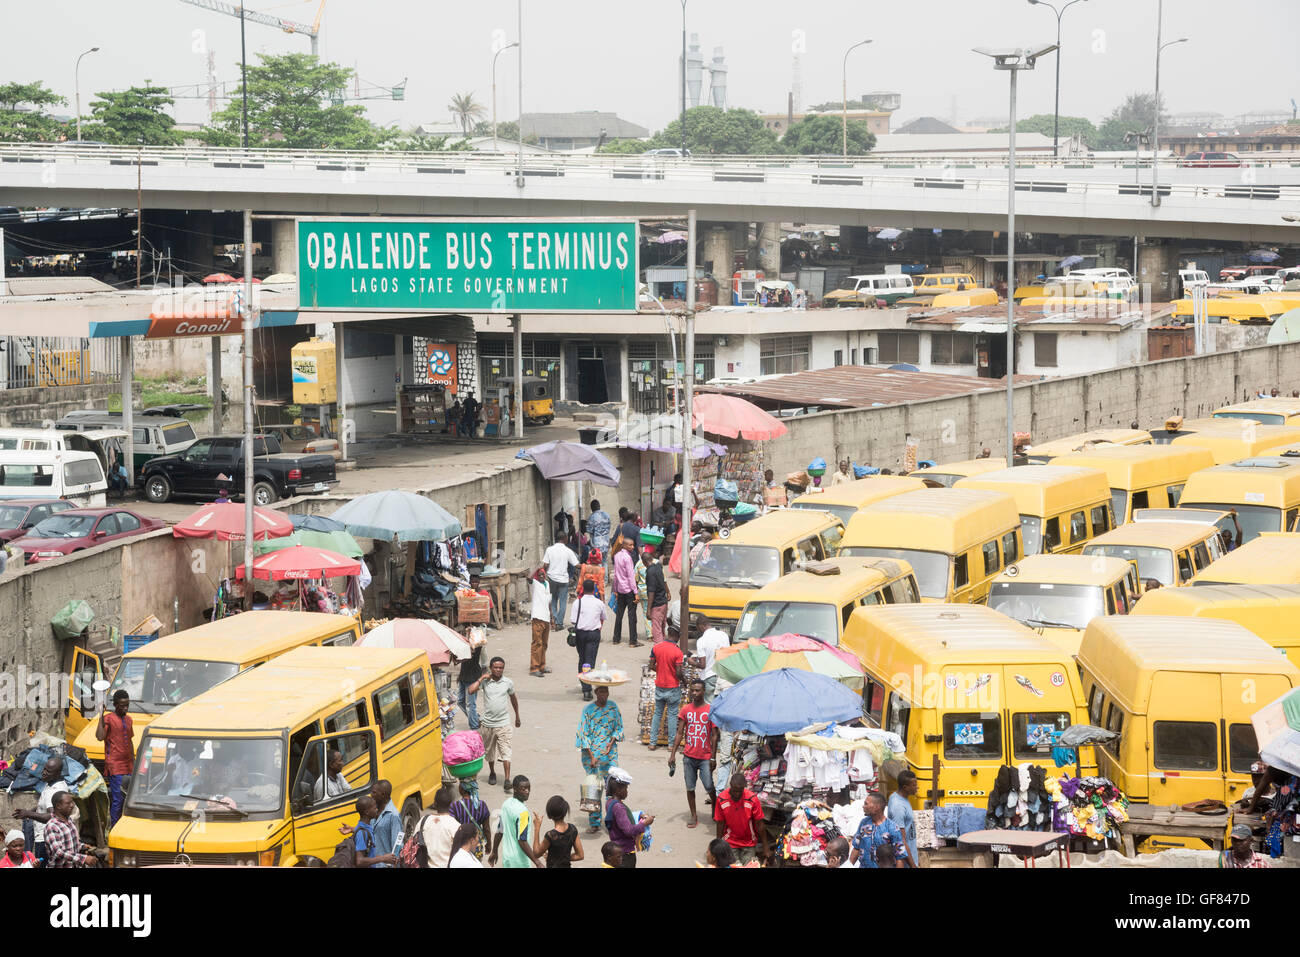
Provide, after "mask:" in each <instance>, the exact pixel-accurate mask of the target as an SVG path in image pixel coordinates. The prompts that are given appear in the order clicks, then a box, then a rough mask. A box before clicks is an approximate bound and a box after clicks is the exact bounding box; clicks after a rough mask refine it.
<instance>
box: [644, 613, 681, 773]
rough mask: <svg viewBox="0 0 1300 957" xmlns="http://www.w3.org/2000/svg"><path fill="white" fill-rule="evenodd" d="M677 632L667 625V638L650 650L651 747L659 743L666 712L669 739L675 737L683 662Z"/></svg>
mask: <svg viewBox="0 0 1300 957" xmlns="http://www.w3.org/2000/svg"><path fill="white" fill-rule="evenodd" d="M678 634H679V632H678V631H677V629H676V628H673V627H671V626H669V628H668V637H667V638H665V639H664V640H663V641H656V642H655V644H654V647H653V648H651V649H650V665H651V666H652V667H653V668H654V670H655V709H654V714H653V716H652V717H651V718H650V750H651V751H653V750H654V749H655V748H657V747H658V746H659V722H660V719H661V718H662V717H663V715H664V714H665V713H666V714H667V715H668V740H669V741H672V740H674V739H675V738H676V737H677V711H678V709H680V708H681V706H682V661H683V660H684V659H685V657H686V656H685V655H683V654H682V649H681V648H679V647H678V646H677V638H678Z"/></svg>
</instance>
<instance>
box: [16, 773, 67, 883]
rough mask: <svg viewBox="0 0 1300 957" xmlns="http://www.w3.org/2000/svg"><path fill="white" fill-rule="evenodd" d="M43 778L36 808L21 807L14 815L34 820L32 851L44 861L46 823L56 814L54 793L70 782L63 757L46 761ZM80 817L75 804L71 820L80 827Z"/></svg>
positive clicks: (64, 788)
mask: <svg viewBox="0 0 1300 957" xmlns="http://www.w3.org/2000/svg"><path fill="white" fill-rule="evenodd" d="M41 780H42V781H44V782H45V787H44V788H43V789H42V790H41V796H40V797H39V798H37V799H36V809H35V810H32V811H27V810H24V809H22V808H19V809H18V810H17V811H14V817H16V818H17V819H18V820H20V821H21V820H24V819H26V820H30V821H31V822H32V852H33V853H34V854H35V855H36V859H37V860H39V861H44V860H45V825H46V824H47V823H48V822H49V820H50V818H51V817H53V816H54V795H56V794H58V793H59V792H61V791H67V790H68V784H67V782H66V781H64V780H63V759H62V758H60V757H58V756H57V755H56V756H54V757H52V758H50V759H49V760H48V761H46V762H45V767H43V768H41ZM79 818H80V814H79V813H78V811H77V808H76V805H75V804H74V805H73V810H72V816H71V817H70V818H69V820H70V821H71V822H72V823H73V825H74V826H78V827H79V826H80V825H79V824H78V820H79Z"/></svg>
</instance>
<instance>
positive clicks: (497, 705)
mask: <svg viewBox="0 0 1300 957" xmlns="http://www.w3.org/2000/svg"><path fill="white" fill-rule="evenodd" d="M480 689H482V691H483V714H482V716H481V717H480V718H479V736H480V737H482V738H483V756H484V757H485V758H486V759H487V763H488V784H496V783H497V764H496V763H497V761H498V760H499V761H500V762H501V770H502V772H503V773H504V777H505V782H506V783H505V789H506V791H507V792H509V791H510V789H511V784H510V753H511V747H510V742H511V740H512V739H513V738H514V734H515V728H517V727H519V724H520V722H519V699H518V698H516V697H515V683H514V682H513V681H511V680H510V679H509V678H507V677H506V661H505V659H504V658H501V657H499V656H498V657H495V658H493V659H492V660H491V661H489V662H488V673H487V674H486V675H485V676H484V677H482V678H480V679H479V680H478V681H476V682H474V684H472V685H470V686H469V693H470V694H472V695H476V694H478V692H479V690H480ZM512 707H513V708H514V709H515V723H514V725H513V726H512V725H511V724H510V709H511V708H512Z"/></svg>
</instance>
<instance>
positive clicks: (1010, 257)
mask: <svg viewBox="0 0 1300 957" xmlns="http://www.w3.org/2000/svg"><path fill="white" fill-rule="evenodd" d="M1055 49H1057V47H1056V46H1055V45H1052V46H1044V47H1026V48H1010V49H1001V48H997V49H994V48H989V47H976V48H975V52H976V53H981V54H983V55H984V56H986V57H992V59H993V69H995V70H1009V71H1010V72H1011V121H1010V124H1009V130H1010V132H1009V134H1008V136H1009V138H1010V139H1009V143H1008V146H1007V465H1008V466H1012V465H1015V464H1016V461H1015V460H1016V441H1015V439H1016V430H1015V393H1014V392H1013V391H1012V388H1013V384H1014V382H1015V371H1016V361H1015V348H1016V347H1015V339H1016V299H1015V296H1013V295H1011V293H1012V292H1013V291H1014V290H1015V288H1016V74H1017V73H1019V72H1020V71H1021V70H1032V69H1033V68H1034V65H1035V64H1036V63H1037V62H1038V58H1039V57H1043V56H1046V55H1047V54H1049V53H1051V52H1052V51H1053V50H1055Z"/></svg>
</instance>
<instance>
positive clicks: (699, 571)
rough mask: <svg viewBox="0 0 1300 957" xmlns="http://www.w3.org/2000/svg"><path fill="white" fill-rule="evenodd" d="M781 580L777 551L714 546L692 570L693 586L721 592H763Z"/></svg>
mask: <svg viewBox="0 0 1300 957" xmlns="http://www.w3.org/2000/svg"><path fill="white" fill-rule="evenodd" d="M779 577H781V569H780V564H779V561H778V559H777V554H776V549H775V548H767V547H765V546H760V545H724V544H719V543H717V542H711V543H710V544H708V545H705V546H704V550H703V551H702V552H700V559H699V561H698V562H697V563H696V564H695V565H693V566H692V567H691V583H692V584H696V585H712V586H714V587H718V588H761V587H762V586H764V585H766V584H768V583H769V582H774V581H776V580H777V579H778V578H779Z"/></svg>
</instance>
